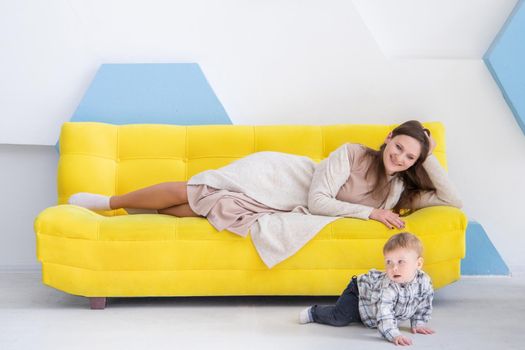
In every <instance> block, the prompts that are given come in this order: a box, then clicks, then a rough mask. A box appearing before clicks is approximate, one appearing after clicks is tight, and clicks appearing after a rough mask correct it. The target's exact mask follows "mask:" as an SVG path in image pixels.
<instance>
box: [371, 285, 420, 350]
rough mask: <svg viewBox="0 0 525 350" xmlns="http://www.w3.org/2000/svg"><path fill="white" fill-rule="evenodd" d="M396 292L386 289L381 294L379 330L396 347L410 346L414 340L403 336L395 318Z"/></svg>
mask: <svg viewBox="0 0 525 350" xmlns="http://www.w3.org/2000/svg"><path fill="white" fill-rule="evenodd" d="M396 297H397V295H396V292H395V290H394V289H392V288H390V287H389V288H386V289H384V290H383V291H382V293H381V296H380V298H381V300H380V301H379V304H378V305H377V315H376V320H377V330H378V331H379V333H381V335H382V336H383V337H385V338H386V339H387V340H388V341H390V342H392V343H394V344H396V345H410V344H412V340H410V338H408V337H405V336H403V335H401V332H400V331H399V328H398V327H397V320H396V318H395V316H394V305H395V301H396Z"/></svg>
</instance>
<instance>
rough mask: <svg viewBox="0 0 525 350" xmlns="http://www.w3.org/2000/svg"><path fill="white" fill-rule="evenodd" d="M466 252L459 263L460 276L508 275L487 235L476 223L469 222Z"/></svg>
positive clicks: (507, 269)
mask: <svg viewBox="0 0 525 350" xmlns="http://www.w3.org/2000/svg"><path fill="white" fill-rule="evenodd" d="M466 246H467V252H466V254H465V258H464V259H463V260H462V261H461V274H462V275H510V271H509V268H508V267H507V264H505V262H504V261H503V259H502V258H501V255H500V254H499V253H498V251H497V250H496V247H494V245H493V244H492V242H491V241H490V239H489V237H488V235H487V233H486V232H485V230H484V229H483V226H481V225H480V224H479V223H478V222H476V221H469V223H468V226H467V234H466Z"/></svg>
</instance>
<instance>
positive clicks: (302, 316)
mask: <svg viewBox="0 0 525 350" xmlns="http://www.w3.org/2000/svg"><path fill="white" fill-rule="evenodd" d="M313 321H314V319H313V318H312V307H311V306H310V307H307V308H306V309H304V310H303V311H301V312H300V313H299V323H300V324H305V323H311V322H313Z"/></svg>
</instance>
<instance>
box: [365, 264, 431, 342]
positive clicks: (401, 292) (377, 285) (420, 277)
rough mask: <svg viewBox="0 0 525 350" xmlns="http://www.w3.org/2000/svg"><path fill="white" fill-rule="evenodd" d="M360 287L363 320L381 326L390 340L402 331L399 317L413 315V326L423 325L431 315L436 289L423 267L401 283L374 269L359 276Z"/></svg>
mask: <svg viewBox="0 0 525 350" xmlns="http://www.w3.org/2000/svg"><path fill="white" fill-rule="evenodd" d="M357 287H358V289H359V314H360V316H361V320H362V322H363V323H364V324H365V326H367V327H371V328H375V327H377V329H378V330H379V332H380V333H381V335H382V336H383V337H385V338H386V339H388V340H389V341H393V340H394V338H395V337H397V336H399V335H401V333H400V332H399V329H398V327H397V322H398V321H404V320H408V319H410V325H411V327H419V326H422V325H424V324H425V323H427V322H428V320H429V319H430V314H431V313H432V299H433V297H434V290H433V288H432V281H431V280H430V277H429V276H428V275H427V274H426V273H424V272H423V271H421V270H418V271H417V273H416V277H415V278H414V279H413V280H412V281H411V282H407V283H402V284H401V283H395V282H392V281H391V280H390V279H389V278H388V276H387V275H386V273H384V272H381V271H378V270H375V269H372V270H370V271H369V272H368V273H366V274H364V275H360V276H359V277H358V278H357Z"/></svg>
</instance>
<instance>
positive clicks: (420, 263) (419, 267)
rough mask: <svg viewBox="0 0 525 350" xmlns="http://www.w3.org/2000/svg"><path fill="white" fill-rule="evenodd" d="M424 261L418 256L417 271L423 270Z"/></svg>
mask: <svg viewBox="0 0 525 350" xmlns="http://www.w3.org/2000/svg"><path fill="white" fill-rule="evenodd" d="M424 261H425V259H423V257H422V256H420V257H419V258H417V268H418V269H419V270H421V269H422V268H423V262H424Z"/></svg>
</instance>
